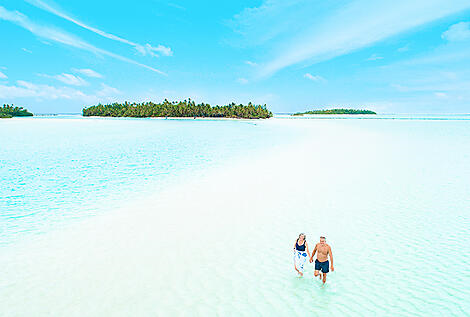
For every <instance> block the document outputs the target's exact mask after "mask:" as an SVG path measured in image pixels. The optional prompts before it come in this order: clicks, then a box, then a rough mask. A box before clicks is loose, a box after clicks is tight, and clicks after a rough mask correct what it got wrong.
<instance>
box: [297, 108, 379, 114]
mask: <svg viewBox="0 0 470 317" xmlns="http://www.w3.org/2000/svg"><path fill="white" fill-rule="evenodd" d="M304 114H377V113H375V112H374V111H371V110H359V109H327V110H311V111H306V112H298V113H294V114H293V116H302V115H304Z"/></svg>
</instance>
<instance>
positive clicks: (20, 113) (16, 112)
mask: <svg viewBox="0 0 470 317" xmlns="http://www.w3.org/2000/svg"><path fill="white" fill-rule="evenodd" d="M31 116H33V114H32V113H31V112H29V111H28V110H26V109H23V107H15V106H14V105H6V104H4V105H3V107H0V118H12V117H31Z"/></svg>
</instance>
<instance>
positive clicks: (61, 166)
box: [0, 116, 286, 247]
mask: <svg viewBox="0 0 470 317" xmlns="http://www.w3.org/2000/svg"><path fill="white" fill-rule="evenodd" d="M284 132H286V131H284ZM282 139H286V135H285V134H284V135H281V134H280V133H279V131H276V130H273V129H272V128H270V127H265V125H260V124H259V123H257V122H256V121H254V122H253V121H239V122H235V121H230V120H226V121H217V120H211V121H203V120H197V121H195V120H190V121H188V120H155V119H105V120H103V119H94V118H92V119H89V118H82V117H79V116H58V117H38V118H26V119H24V120H23V118H22V119H21V120H17V119H14V120H2V121H0V144H1V146H0V183H1V186H0V210H1V213H0V247H1V246H2V245H5V244H9V243H11V242H13V241H15V240H17V239H21V238H22V236H24V235H27V234H29V233H41V232H46V231H48V230H50V229H53V228H54V227H57V226H58V225H61V224H64V223H67V222H68V221H70V220H73V219H79V218H82V217H87V216H89V215H94V214H96V213H99V212H103V211H105V210H109V209H113V208H117V207H119V205H120V204H121V202H122V201H128V200H133V199H135V200H138V199H142V198H145V197H146V196H147V195H149V194H151V193H154V192H155V191H158V190H162V189H164V188H165V187H167V186H169V185H170V184H171V183H172V182H174V181H175V180H176V179H177V178H178V177H179V178H181V177H184V176H185V175H187V173H190V174H197V173H201V172H202V170H203V169H204V168H207V167H214V166H215V165H217V164H222V163H224V160H226V159H227V158H230V157H234V156H240V155H248V153H250V151H252V150H254V149H259V148H260V147H263V146H267V145H269V144H270V143H272V142H279V141H281V140H282Z"/></svg>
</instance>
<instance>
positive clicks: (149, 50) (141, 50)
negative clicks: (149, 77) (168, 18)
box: [27, 0, 173, 57]
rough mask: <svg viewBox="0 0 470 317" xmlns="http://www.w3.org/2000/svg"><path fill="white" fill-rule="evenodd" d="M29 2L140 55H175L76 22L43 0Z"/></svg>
mask: <svg viewBox="0 0 470 317" xmlns="http://www.w3.org/2000/svg"><path fill="white" fill-rule="evenodd" d="M27 2H29V3H31V4H32V5H34V6H36V7H38V8H40V9H43V10H45V11H47V12H49V13H52V14H54V15H56V16H58V17H61V18H63V19H65V20H67V21H69V22H72V23H74V24H76V25H78V26H80V27H82V28H84V29H86V30H88V31H91V32H93V33H96V34H98V35H101V36H103V37H105V38H107V39H110V40H113V41H118V42H121V43H124V44H127V45H130V46H133V47H134V49H135V50H137V51H138V52H139V53H141V54H142V55H147V54H148V55H150V56H154V57H157V56H159V54H160V55H164V56H171V55H173V52H172V50H171V48H169V47H165V46H163V45H158V46H157V47H153V46H152V45H150V44H148V43H147V44H144V45H142V44H138V43H135V42H132V41H129V40H127V39H125V38H122V37H119V36H116V35H114V34H110V33H107V32H105V31H102V30H100V29H97V28H94V27H92V26H89V25H87V24H85V23H83V22H81V21H79V20H76V19H74V18H72V17H71V16H69V15H67V14H66V13H64V12H62V11H60V10H58V9H57V8H54V7H52V6H51V5H49V4H47V3H45V2H44V1H41V0H27ZM156 53H159V54H156Z"/></svg>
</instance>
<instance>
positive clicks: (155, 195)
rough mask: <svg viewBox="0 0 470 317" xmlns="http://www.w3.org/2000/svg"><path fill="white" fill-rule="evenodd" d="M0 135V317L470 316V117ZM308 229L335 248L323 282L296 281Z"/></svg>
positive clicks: (130, 126)
mask: <svg viewBox="0 0 470 317" xmlns="http://www.w3.org/2000/svg"><path fill="white" fill-rule="evenodd" d="M366 118H367V117H366ZM387 119H393V120H387ZM0 138H1V140H0V144H2V146H1V147H0V180H1V184H2V185H1V187H0V210H1V213H0V228H1V230H0V266H1V267H2V275H3V276H5V277H6V278H2V279H1V281H0V314H1V315H7V316H8V315H32V314H34V315H36V316H40V315H51V314H52V315H80V316H84V315H85V316H95V315H161V316H167V315H185V314H186V315H187V314H190V315H200V316H216V315H223V316H225V315H229V316H230V315H234V316H240V315H245V316H252V315H266V316H272V315H283V316H292V315H300V314H306V315H326V314H329V315H334V316H344V315H357V316H364V315H383V316H397V315H398V316H400V315H403V316H409V315H414V316H430V315H442V314H445V315H454V316H465V315H468V314H470V305H469V304H468V303H470V286H469V285H470V269H469V267H470V266H469V264H470V254H469V252H468V250H470V229H469V228H470V195H469V192H470V164H468V162H469V159H470V117H468V116H465V115H461V116H448V115H447V116H446V115H441V116H428V115H420V116H410V115H389V116H376V117H374V119H367V120H360V118H358V117H354V118H344V117H334V118H331V117H330V118H324V117H321V118H315V117H307V118H295V119H293V118H288V117H282V116H278V117H275V118H273V119H269V120H263V121H257V120H256V121H252V120H240V121H234V120H201V119H196V120H161V119H112V118H82V117H79V116H57V117H53V118H51V117H36V118H21V119H16V118H13V119H8V120H4V121H1V122H0ZM299 232H306V233H307V241H308V242H309V244H310V246H311V248H312V249H313V245H314V243H315V242H316V241H317V240H318V237H319V236H320V235H326V237H327V242H328V243H329V244H330V245H331V246H332V248H333V252H334V255H335V272H334V273H331V274H329V276H328V281H327V284H326V285H325V286H322V285H321V283H320V282H319V281H318V280H314V279H313V268H312V267H311V266H308V268H307V270H306V274H305V277H304V278H298V277H297V276H296V274H295V272H294V270H293V263H292V245H293V243H294V241H295V238H296V236H297V235H298V233H299ZM25 298H27V299H28V305H24V304H23V303H24V301H25Z"/></svg>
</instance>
